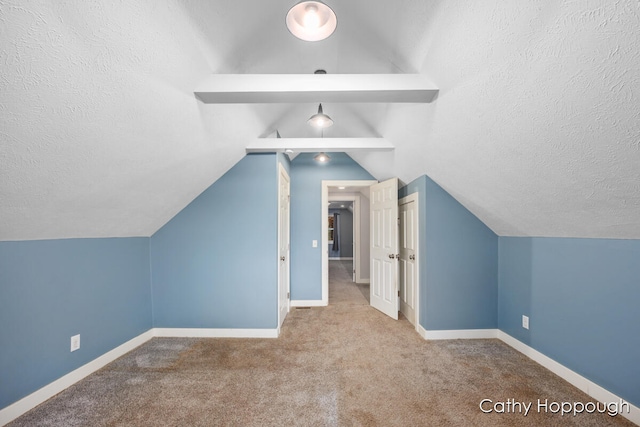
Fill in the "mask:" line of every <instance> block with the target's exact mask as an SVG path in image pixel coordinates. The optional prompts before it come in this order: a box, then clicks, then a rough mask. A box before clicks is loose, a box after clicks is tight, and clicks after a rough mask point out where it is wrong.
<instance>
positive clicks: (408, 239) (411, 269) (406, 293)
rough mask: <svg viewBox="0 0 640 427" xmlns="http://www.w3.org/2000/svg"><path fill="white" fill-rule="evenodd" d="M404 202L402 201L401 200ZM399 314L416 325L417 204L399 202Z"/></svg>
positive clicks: (413, 202)
mask: <svg viewBox="0 0 640 427" xmlns="http://www.w3.org/2000/svg"><path fill="white" fill-rule="evenodd" d="M403 200H404V199H403ZM399 209H400V312H401V313H402V314H404V317H406V318H407V320H409V322H411V324H412V325H414V326H415V325H416V304H417V300H416V290H417V288H418V283H417V282H418V270H417V266H418V264H417V260H416V254H417V253H418V215H417V213H418V211H417V203H416V202H415V201H413V200H412V201H409V202H407V203H402V201H401V202H400V208H399Z"/></svg>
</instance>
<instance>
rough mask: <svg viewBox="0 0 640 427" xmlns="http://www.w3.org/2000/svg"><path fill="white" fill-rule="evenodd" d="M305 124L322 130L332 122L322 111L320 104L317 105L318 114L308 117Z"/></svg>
mask: <svg viewBox="0 0 640 427" xmlns="http://www.w3.org/2000/svg"><path fill="white" fill-rule="evenodd" d="M307 123H309V124H310V125H311V126H313V127H316V128H319V129H324V128H328V127H329V126H331V125H333V120H332V119H331V117H329V116H327V115H326V114H325V113H324V112H323V111H322V104H320V105H318V112H317V113H316V114H314V115H313V116H311V117H309V120H307Z"/></svg>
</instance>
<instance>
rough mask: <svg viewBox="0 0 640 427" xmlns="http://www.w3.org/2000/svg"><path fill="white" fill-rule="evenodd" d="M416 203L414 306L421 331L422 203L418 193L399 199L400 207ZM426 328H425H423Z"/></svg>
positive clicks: (417, 330)
mask: <svg viewBox="0 0 640 427" xmlns="http://www.w3.org/2000/svg"><path fill="white" fill-rule="evenodd" d="M412 202H413V203H415V204H416V216H417V218H416V234H417V235H418V244H417V246H416V251H415V252H416V253H415V256H416V260H417V262H416V288H415V289H414V292H415V294H416V303H415V307H414V311H415V314H416V319H415V322H416V332H418V333H420V330H419V329H418V326H420V273H421V271H420V244H421V243H422V238H421V237H420V203H418V193H411V194H409V195H408V196H405V197H403V198H401V199H400V200H398V208H399V207H400V206H401V205H406V204H408V203H412ZM399 215H400V209H398V216H399ZM423 329H424V328H423Z"/></svg>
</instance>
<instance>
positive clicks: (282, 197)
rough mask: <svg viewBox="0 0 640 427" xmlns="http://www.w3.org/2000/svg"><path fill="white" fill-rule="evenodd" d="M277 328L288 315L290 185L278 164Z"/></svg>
mask: <svg viewBox="0 0 640 427" xmlns="http://www.w3.org/2000/svg"><path fill="white" fill-rule="evenodd" d="M278 166H279V168H278V327H280V326H282V323H283V322H284V319H285V317H287V313H289V300H290V298H289V246H290V245H289V240H290V234H289V228H290V223H289V210H290V197H289V192H290V183H289V175H288V174H287V171H286V170H285V169H284V167H282V165H281V164H278Z"/></svg>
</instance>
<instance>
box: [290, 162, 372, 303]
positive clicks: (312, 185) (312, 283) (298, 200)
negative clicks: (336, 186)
mask: <svg viewBox="0 0 640 427" xmlns="http://www.w3.org/2000/svg"><path fill="white" fill-rule="evenodd" d="M329 155H330V156H331V161H330V162H328V163H326V164H321V163H318V162H316V161H314V160H313V156H314V154H313V153H303V154H300V155H299V156H297V157H296V158H295V159H293V161H292V162H291V299H292V300H321V299H322V265H321V264H322V252H321V250H322V244H321V242H322V235H321V233H322V230H321V221H323V219H322V218H321V206H320V203H321V191H322V181H323V180H374V179H375V178H373V177H372V176H371V175H370V174H369V173H368V172H367V171H365V170H364V169H363V168H362V167H361V166H360V165H359V164H357V163H356V162H355V161H354V160H353V159H352V158H351V157H349V156H348V155H346V154H344V153H329ZM312 240H317V241H318V247H317V248H313V247H311V241H312Z"/></svg>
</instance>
